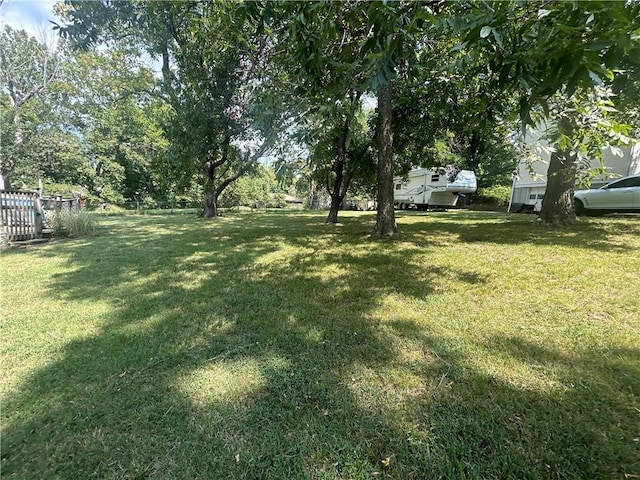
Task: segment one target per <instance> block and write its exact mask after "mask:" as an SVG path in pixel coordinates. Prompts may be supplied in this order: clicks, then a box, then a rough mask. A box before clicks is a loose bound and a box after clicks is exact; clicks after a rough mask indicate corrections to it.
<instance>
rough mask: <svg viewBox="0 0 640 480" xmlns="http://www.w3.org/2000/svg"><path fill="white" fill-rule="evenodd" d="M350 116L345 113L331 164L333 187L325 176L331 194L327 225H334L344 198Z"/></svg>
mask: <svg viewBox="0 0 640 480" xmlns="http://www.w3.org/2000/svg"><path fill="white" fill-rule="evenodd" d="M349 127H350V117H349V115H347V117H346V119H345V123H344V126H343V128H342V131H341V133H340V137H339V138H338V145H337V147H338V148H337V151H338V155H337V158H336V161H335V163H334V164H333V172H334V173H335V175H336V176H335V180H334V182H333V188H331V185H330V180H329V178H327V191H328V192H329V195H331V206H330V207H329V215H327V222H326V223H327V225H332V224H333V225H335V224H336V223H338V212H339V211H340V204H341V203H342V200H343V199H344V195H345V193H346V188H345V189H344V191H343V184H344V167H345V163H346V158H347V135H348V134H349Z"/></svg>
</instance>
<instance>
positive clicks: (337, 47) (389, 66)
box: [245, 1, 432, 237]
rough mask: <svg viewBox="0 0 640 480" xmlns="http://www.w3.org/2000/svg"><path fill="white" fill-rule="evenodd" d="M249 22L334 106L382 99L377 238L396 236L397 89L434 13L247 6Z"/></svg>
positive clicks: (404, 5) (365, 6)
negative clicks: (365, 95) (362, 97)
mask: <svg viewBox="0 0 640 480" xmlns="http://www.w3.org/2000/svg"><path fill="white" fill-rule="evenodd" d="M245 10H246V12H247V13H248V16H249V17H250V18H252V19H254V20H257V21H258V22H262V23H263V25H265V28H267V29H269V30H271V31H274V32H275V33H276V35H274V41H276V42H278V44H279V45H281V46H282V49H283V50H284V52H285V55H286V56H287V57H288V58H289V60H290V63H291V65H293V66H296V65H297V66H298V68H299V70H298V73H299V78H303V79H304V78H306V81H307V83H308V84H313V85H317V86H318V87H319V88H321V89H323V90H324V92H325V93H326V95H327V97H329V98H331V99H336V98H339V99H343V98H346V97H347V96H348V92H349V91H350V90H352V89H355V90H356V91H358V92H369V91H370V92H375V94H376V96H377V97H378V118H379V120H378V131H377V140H378V191H377V201H378V215H377V221H376V226H375V228H374V231H373V232H372V234H373V235H374V236H379V237H390V236H395V235H396V233H397V226H396V222H395V214H394V210H393V131H392V119H391V115H392V103H391V101H392V86H391V83H390V81H391V80H392V79H393V78H394V77H396V76H397V75H398V73H401V71H402V70H404V69H405V68H406V66H407V64H409V63H410V58H411V57H410V52H412V51H413V50H415V47H416V46H417V43H418V41H419V40H422V39H423V36H422V34H423V32H424V28H425V25H427V24H428V22H429V20H430V18H431V15H432V12H431V10H430V8H429V6H428V5H427V4H424V3H417V2H395V3H391V2H382V1H372V2H367V3H363V2H355V1H354V2H343V3H339V4H338V3H333V2H325V1H317V2H283V3H281V4H275V3H267V4H266V5H264V6H263V7H260V6H259V5H257V4H255V3H250V2H247V3H246V4H245Z"/></svg>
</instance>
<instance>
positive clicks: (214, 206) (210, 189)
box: [202, 182, 218, 218]
mask: <svg viewBox="0 0 640 480" xmlns="http://www.w3.org/2000/svg"><path fill="white" fill-rule="evenodd" d="M203 207H204V209H203V213H202V215H203V216H204V217H205V218H213V217H217V216H218V195H217V193H216V189H215V188H214V186H213V183H209V182H207V184H206V185H205V192H204V201H203Z"/></svg>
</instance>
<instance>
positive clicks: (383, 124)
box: [371, 84, 398, 237]
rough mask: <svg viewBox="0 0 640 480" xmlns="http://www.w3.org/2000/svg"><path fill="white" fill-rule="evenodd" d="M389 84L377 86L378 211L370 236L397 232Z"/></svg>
mask: <svg viewBox="0 0 640 480" xmlns="http://www.w3.org/2000/svg"><path fill="white" fill-rule="evenodd" d="M391 114H392V105H391V84H386V85H383V86H381V87H379V88H378V211H377V218H376V226H375V228H374V230H373V232H371V236H372V237H395V236H396V235H397V234H398V227H397V225H396V217H395V211H394V210H393V130H392V128H391Z"/></svg>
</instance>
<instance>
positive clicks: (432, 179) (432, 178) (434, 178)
mask: <svg viewBox="0 0 640 480" xmlns="http://www.w3.org/2000/svg"><path fill="white" fill-rule="evenodd" d="M431 181H432V182H438V181H440V175H431Z"/></svg>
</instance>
